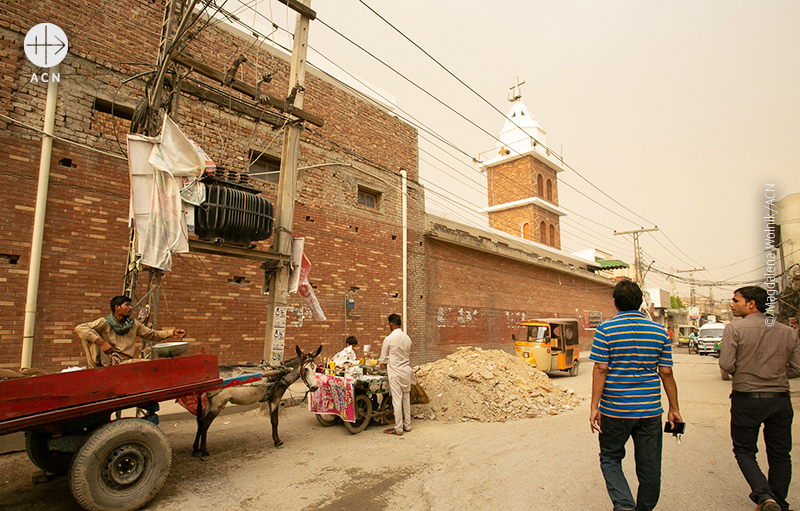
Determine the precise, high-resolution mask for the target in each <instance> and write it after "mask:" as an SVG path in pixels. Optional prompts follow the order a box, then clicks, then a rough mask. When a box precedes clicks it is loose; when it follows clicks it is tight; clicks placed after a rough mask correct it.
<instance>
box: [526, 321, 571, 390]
mask: <svg viewBox="0 0 800 511" xmlns="http://www.w3.org/2000/svg"><path fill="white" fill-rule="evenodd" d="M511 338H512V339H514V350H515V351H516V353H517V356H518V357H521V358H524V359H525V360H527V361H528V362H530V363H531V364H533V365H534V366H535V367H536V368H537V369H540V370H542V371H545V372H548V371H567V372H569V375H570V376H577V375H578V366H579V365H580V346H579V343H578V320H576V319H561V318H540V319H534V320H531V321H523V322H522V323H520V325H519V329H518V330H517V334H516V335H514V334H511Z"/></svg>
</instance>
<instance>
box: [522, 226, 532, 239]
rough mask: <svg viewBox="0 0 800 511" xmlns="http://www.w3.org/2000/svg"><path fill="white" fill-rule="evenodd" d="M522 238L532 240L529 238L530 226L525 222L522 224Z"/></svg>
mask: <svg viewBox="0 0 800 511" xmlns="http://www.w3.org/2000/svg"><path fill="white" fill-rule="evenodd" d="M522 237H523V238H524V239H526V240H529V239H532V238H531V224H529V223H528V222H525V223H524V224H522Z"/></svg>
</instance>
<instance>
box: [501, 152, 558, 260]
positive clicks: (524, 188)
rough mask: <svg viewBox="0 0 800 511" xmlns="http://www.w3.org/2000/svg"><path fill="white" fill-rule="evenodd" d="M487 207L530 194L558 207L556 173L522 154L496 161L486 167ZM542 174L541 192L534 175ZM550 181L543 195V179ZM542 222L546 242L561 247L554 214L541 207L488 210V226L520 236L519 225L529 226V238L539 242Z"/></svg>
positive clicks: (544, 186) (544, 183)
mask: <svg viewBox="0 0 800 511" xmlns="http://www.w3.org/2000/svg"><path fill="white" fill-rule="evenodd" d="M487 174H488V176H487V182H488V197H489V206H495V205H499V204H505V203H508V202H513V201H517V200H522V199H528V198H530V197H539V198H541V199H544V200H546V201H548V202H550V203H551V204H553V205H556V206H558V175H557V174H556V172H555V171H554V170H553V169H551V168H550V167H548V166H547V165H545V164H544V163H542V162H540V161H539V160H537V159H536V158H534V157H533V156H530V155H529V156H523V157H521V158H517V159H515V160H512V161H509V162H506V163H500V164H498V165H495V166H493V167H490V168H489V169H488V170H487ZM539 176H542V193H541V194H540V193H539V187H538V178H539ZM548 180H549V181H550V183H551V187H552V188H551V198H550V199H548V198H547V182H548ZM542 221H544V222H545V234H546V239H547V243H546V244H547V245H550V246H553V247H555V248H557V249H561V225H560V220H559V217H558V215H556V214H554V213H551V212H550V211H547V210H545V209H543V208H541V207H538V206H534V205H530V206H525V207H517V208H514V209H507V210H503V211H495V212H492V213H489V226H490V227H493V228H495V229H500V230H501V231H505V232H507V233H509V234H512V235H514V236H522V234H521V233H522V230H523V225H524V224H525V223H528V224H529V225H530V238H529V239H531V240H533V241H536V242H538V243H541V242H542V237H541V223H542ZM551 225H552V226H553V227H554V229H555V239H554V240H553V242H551V240H550V226H551Z"/></svg>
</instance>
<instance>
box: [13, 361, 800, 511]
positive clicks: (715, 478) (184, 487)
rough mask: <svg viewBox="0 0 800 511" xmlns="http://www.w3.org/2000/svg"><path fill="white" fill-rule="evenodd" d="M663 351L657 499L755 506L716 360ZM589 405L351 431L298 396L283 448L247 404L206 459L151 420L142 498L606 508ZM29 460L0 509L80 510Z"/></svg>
mask: <svg viewBox="0 0 800 511" xmlns="http://www.w3.org/2000/svg"><path fill="white" fill-rule="evenodd" d="M675 358H676V367H675V372H676V380H677V382H678V387H679V392H680V400H681V411H682V413H683V416H684V418H685V419H686V420H687V423H688V426H687V428H688V430H687V434H686V435H685V436H684V437H683V441H682V443H681V444H678V443H677V442H676V441H675V440H674V439H673V438H672V437H671V436H665V438H664V461H663V485H662V493H661V495H662V497H661V502H660V505H659V509H663V510H689V511H693V510H702V509H725V510H728V511H739V510H741V511H745V510H752V509H754V508H755V506H754V505H752V504H751V503H750V502H749V500H748V499H747V494H748V493H749V490H748V488H747V486H746V484H745V482H744V479H743V478H742V476H741V474H740V472H739V470H738V467H737V466H736V463H735V460H734V458H733V454H732V453H731V447H730V438H729V433H728V421H729V413H728V408H729V401H728V399H727V396H728V394H729V393H730V383H729V382H724V381H722V380H721V379H720V377H719V372H718V368H717V366H716V359H713V358H710V357H701V356H698V355H688V354H676V356H675ZM590 369H591V364H588V363H586V364H584V366H583V367H582V368H581V374H579V375H578V376H577V377H575V378H570V377H568V376H566V375H563V376H562V375H558V374H555V375H553V381H554V382H556V383H557V384H559V385H561V386H564V387H570V388H572V389H574V390H575V392H576V393H577V394H578V395H582V396H584V397H588V396H589V393H590V389H591V374H590V373H591V370H590ZM793 383H794V382H793ZM795 399H796V398H795ZM665 402H666V400H665ZM588 416H589V402H588V399H585V400H583V401H582V402H581V403H580V404H579V405H578V406H577V407H576V408H575V409H574V410H567V411H563V412H560V413H558V414H557V415H545V416H541V417H537V418H525V419H520V420H514V421H507V422H483V423H481V422H478V421H467V422H459V423H446V422H443V421H430V420H415V421H414V422H413V431H411V432H410V433H407V434H405V435H403V436H402V437H396V436H390V435H384V434H383V433H382V428H381V427H380V426H378V425H372V426H370V427H369V428H368V429H367V430H365V431H364V432H362V433H359V434H357V435H351V434H350V433H348V432H347V431H346V430H345V429H344V427H343V426H341V425H336V426H333V427H328V428H325V427H322V426H320V425H319V423H318V422H317V421H316V420H315V418H314V416H313V415H312V414H311V413H309V412H308V411H307V409H306V408H305V407H304V406H298V407H291V408H287V409H285V410H283V412H282V414H281V418H280V436H281V439H282V440H283V441H284V442H285V446H284V447H282V448H280V449H276V448H275V447H274V446H273V445H272V439H271V430H270V426H269V418H268V417H263V416H261V415H259V413H258V412H257V411H250V412H244V413H239V414H232V415H228V416H224V417H221V418H220V419H218V421H216V422H215V423H214V424H213V425H212V426H211V430H210V431H209V440H208V442H209V443H208V447H209V451H210V453H211V457H210V458H209V459H208V460H207V461H201V460H199V459H197V458H193V457H191V444H192V441H193V439H194V433H195V425H194V423H193V422H192V421H190V420H179V421H170V422H162V424H161V427H162V428H163V429H164V431H166V433H167V436H168V437H169V440H170V443H171V445H172V449H173V465H172V471H171V473H170V476H169V478H168V480H167V483H166V485H165V486H164V488H163V489H162V490H161V492H160V493H159V494H158V495H157V496H156V497H155V499H153V501H151V503H150V504H149V505H148V506H147V507H146V508H145V509H150V510H158V511H179V510H181V511H183V510H192V511H200V510H236V509H284V510H299V511H311V510H324V511H338V510H352V509H359V510H364V511H371V510H394V509H405V510H411V511H416V510H437V511H438V510H459V511H460V510H462V509H488V510H494V509H507V510H512V511H513V510H530V509H534V510H539V509H548V510H574V509H581V510H588V511H593V510H598V511H607V510H609V509H611V505H610V501H609V500H608V496H607V494H606V491H605V486H604V482H603V478H602V474H601V473H600V468H599V463H598V457H597V455H598V448H597V437H596V436H595V435H593V434H592V433H591V432H590V430H589V424H588ZM226 422H227V424H226ZM799 423H800V421H795V427H794V434H795V436H794V438H795V445H797V444H798V439H800V424H799ZM761 452H763V447H762V448H761ZM795 452H796V454H795V457H794V467H795V474H798V473H800V472H798V471H797V468H798V461H797V460H798V457H799V456H800V455H798V454H797V452H798V451H797V450H795ZM630 458H632V449H631V451H629V456H628V459H626V460H625V464H624V466H625V469H626V472H627V473H628V479H629V481H631V482H633V483H634V488H635V475H634V466H633V460H632V459H630ZM763 463H764V465H765V464H766V460H763ZM32 472H34V467H33V465H32V464H31V463H30V462H29V461H28V459H27V456H26V455H25V453H13V454H8V455H3V456H0V508H2V509H7V510H56V511H58V510H79V509H80V508H79V507H78V505H77V504H76V503H75V501H74V500H73V499H72V497H71V495H70V494H69V487H68V483H67V479H66V477H56V478H52V479H51V480H50V481H48V482H46V483H42V484H36V485H34V484H32V483H31V478H30V476H31V473H32ZM795 481H797V477H795ZM789 500H790V503H794V506H795V507H798V505H799V504H800V483H798V482H794V483H793V484H792V486H791V488H790V493H789Z"/></svg>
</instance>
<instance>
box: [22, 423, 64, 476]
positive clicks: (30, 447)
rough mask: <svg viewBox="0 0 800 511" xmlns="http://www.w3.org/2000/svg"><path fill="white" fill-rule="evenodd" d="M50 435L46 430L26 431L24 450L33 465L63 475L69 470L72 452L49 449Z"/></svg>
mask: <svg viewBox="0 0 800 511" xmlns="http://www.w3.org/2000/svg"><path fill="white" fill-rule="evenodd" d="M51 436H52V435H51V434H50V433H49V432H47V431H41V430H36V431H26V432H25V450H26V451H28V458H30V460H31V461H32V462H33V464H34V465H36V466H37V467H39V468H41V469H42V470H44V471H45V472H50V473H51V474H56V475H64V474H67V473H68V472H69V464H70V462H71V461H72V455H73V454H75V453H73V452H63V451H51V450H50V449H48V448H47V441H48V440H50V437H51Z"/></svg>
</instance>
